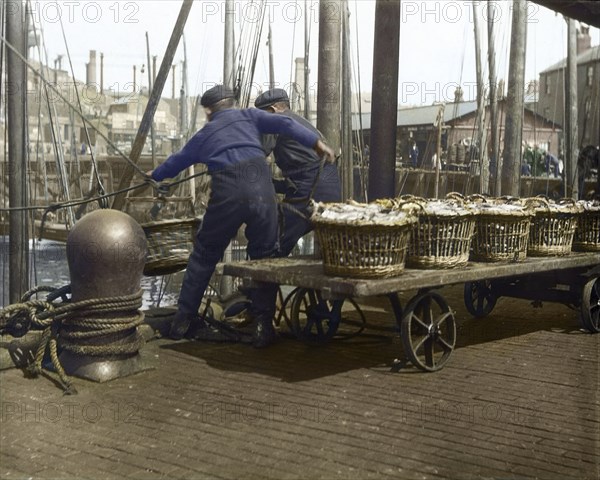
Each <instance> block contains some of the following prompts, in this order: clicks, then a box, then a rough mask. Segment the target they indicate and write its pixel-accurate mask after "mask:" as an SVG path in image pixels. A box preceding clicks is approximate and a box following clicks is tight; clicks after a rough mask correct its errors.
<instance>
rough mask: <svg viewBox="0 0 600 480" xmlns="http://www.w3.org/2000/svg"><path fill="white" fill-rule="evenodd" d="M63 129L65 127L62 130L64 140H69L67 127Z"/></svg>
mask: <svg viewBox="0 0 600 480" xmlns="http://www.w3.org/2000/svg"><path fill="white" fill-rule="evenodd" d="M64 127H65V128H64V132H65V133H64V139H65V140H68V139H69V126H68V125H65V126H64Z"/></svg>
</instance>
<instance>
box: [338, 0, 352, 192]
mask: <svg viewBox="0 0 600 480" xmlns="http://www.w3.org/2000/svg"><path fill="white" fill-rule="evenodd" d="M343 8H344V11H343V17H342V18H343V20H342V139H343V141H342V164H341V173H342V175H341V179H342V199H344V200H345V199H348V198H353V197H354V159H353V158H352V88H351V84H352V75H351V72H350V37H349V33H348V29H349V20H350V11H349V10H348V0H344V6H343Z"/></svg>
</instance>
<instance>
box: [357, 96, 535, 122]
mask: <svg viewBox="0 0 600 480" xmlns="http://www.w3.org/2000/svg"><path fill="white" fill-rule="evenodd" d="M504 100H505V99H502V100H500V102H503V101H504ZM439 110H440V105H439V104H437V105H426V106H422V107H410V108H401V109H400V110H398V112H397V115H396V126H397V127H415V126H423V125H427V126H433V125H434V124H435V123H436V119H437V115H438V112H439ZM525 110H527V111H529V112H530V113H531V114H534V115H537V116H538V117H541V115H539V114H536V113H535V112H534V111H532V110H531V109H530V108H527V107H525ZM476 111H477V102H476V101H474V100H472V101H468V102H459V103H447V104H446V107H445V108H444V123H449V122H452V121H453V120H456V119H457V118H461V117H464V116H465V115H470V114H472V113H475V112H476ZM359 120H361V121H362V124H361V123H359ZM361 128H362V129H363V130H370V129H371V113H370V112H366V113H362V114H360V115H359V114H358V113H354V114H353V115H352V129H353V130H360V129H361Z"/></svg>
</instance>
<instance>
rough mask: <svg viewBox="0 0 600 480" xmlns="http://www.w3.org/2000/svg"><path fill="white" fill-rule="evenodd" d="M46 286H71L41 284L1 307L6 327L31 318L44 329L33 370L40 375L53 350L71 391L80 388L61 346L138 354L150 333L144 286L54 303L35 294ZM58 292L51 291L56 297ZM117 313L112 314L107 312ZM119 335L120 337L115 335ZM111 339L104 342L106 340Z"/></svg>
mask: <svg viewBox="0 0 600 480" xmlns="http://www.w3.org/2000/svg"><path fill="white" fill-rule="evenodd" d="M42 291H50V292H59V293H61V294H62V296H63V299H64V298H65V297H64V294H63V292H64V291H65V289H64V288H63V289H55V288H52V287H35V288H33V289H31V290H29V291H28V292H27V293H25V294H24V295H23V297H22V298H21V303H15V304H12V305H9V306H7V307H5V308H4V309H2V310H0V331H4V330H6V329H9V328H10V326H11V324H12V325H14V324H15V323H16V324H19V323H21V324H22V322H23V321H26V326H27V328H32V327H37V328H39V329H43V330H44V331H43V333H42V338H41V340H40V343H39V345H38V347H37V350H36V354H35V360H34V362H33V363H32V364H31V365H30V366H29V367H28V372H29V373H30V374H31V375H33V376H34V377H37V376H38V375H39V374H41V373H42V361H43V359H44V355H45V354H46V351H47V350H48V351H49V354H50V358H51V360H52V365H53V366H54V369H55V371H56V373H57V374H58V376H59V378H60V382H61V385H62V387H63V390H64V393H65V395H72V394H76V393H77V391H76V390H75V388H74V387H73V385H72V383H71V381H70V380H69V378H68V376H67V374H66V373H65V371H64V369H63V367H62V365H61V364H60V361H59V359H58V346H59V342H60V348H61V349H62V350H64V351H69V352H71V353H73V354H75V355H81V356H84V355H87V356H110V355H117V356H125V355H133V354H135V353H137V352H138V351H139V349H140V348H141V347H142V346H143V345H144V342H145V341H144V338H143V336H142V335H141V334H140V333H139V332H138V330H137V328H136V327H137V326H138V325H140V324H141V323H142V322H143V321H144V314H143V313H142V312H140V311H139V308H140V307H141V306H142V291H141V290H140V291H138V292H137V293H134V294H131V295H124V296H118V297H107V298H94V299H88V300H83V301H80V302H63V303H58V304H56V303H53V302H52V301H47V300H46V301H44V300H29V299H30V298H31V297H32V296H33V295H35V294H36V293H39V292H42ZM51 296H52V293H51V294H50V295H49V296H48V298H50V297H51ZM106 313H111V315H112V316H111V318H101V317H102V316H103V315H104V314H106ZM115 335H117V337H119V336H120V338H117V339H113V338H112V337H114V336H115ZM102 340H103V341H105V342H110V343H104V344H103V343H101V341H102Z"/></svg>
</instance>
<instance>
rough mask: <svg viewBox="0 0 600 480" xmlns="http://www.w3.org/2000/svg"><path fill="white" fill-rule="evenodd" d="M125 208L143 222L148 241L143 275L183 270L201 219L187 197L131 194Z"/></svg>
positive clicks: (165, 273)
mask: <svg viewBox="0 0 600 480" xmlns="http://www.w3.org/2000/svg"><path fill="white" fill-rule="evenodd" d="M125 211H126V212H127V213H128V214H129V215H131V216H132V217H133V218H135V219H136V220H137V221H138V223H139V224H140V225H141V227H142V229H143V230H144V233H145V234H146V240H147V242H148V256H147V258H146V264H145V266H144V275H168V274H170V273H175V272H178V271H180V270H183V269H184V268H185V267H186V266H187V262H188V258H189V256H190V253H191V251H192V248H193V245H194V237H195V234H196V231H197V230H198V228H199V226H200V219H199V218H196V217H195V216H194V207H193V202H192V200H191V198H188V197H165V198H155V197H132V198H128V199H127V203H126V205H125Z"/></svg>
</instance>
